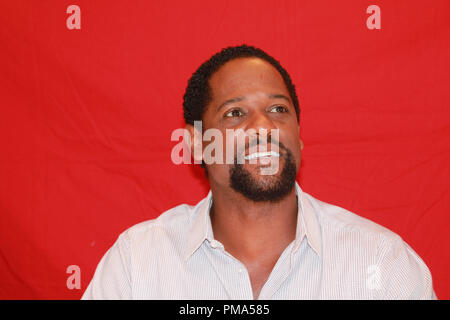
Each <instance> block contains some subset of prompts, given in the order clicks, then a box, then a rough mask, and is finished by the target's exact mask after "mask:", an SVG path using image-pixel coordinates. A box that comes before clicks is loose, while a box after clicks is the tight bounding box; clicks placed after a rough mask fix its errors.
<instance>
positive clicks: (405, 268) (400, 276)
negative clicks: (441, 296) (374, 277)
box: [378, 237, 437, 300]
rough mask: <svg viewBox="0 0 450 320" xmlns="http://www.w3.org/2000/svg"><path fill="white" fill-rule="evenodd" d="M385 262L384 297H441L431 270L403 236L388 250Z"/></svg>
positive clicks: (430, 298)
mask: <svg viewBox="0 0 450 320" xmlns="http://www.w3.org/2000/svg"><path fill="white" fill-rule="evenodd" d="M385 252H386V254H385V255H384V258H383V259H382V262H381V273H382V274H381V280H382V281H381V284H382V285H381V290H380V296H379V297H378V298H379V299H383V300H393V299H397V300H437V296H436V294H435V292H434V290H433V282H432V277H431V273H430V270H429V269H428V267H427V266H426V264H425V263H424V262H423V260H422V259H421V258H420V257H419V255H418V254H417V253H416V252H415V251H414V250H413V249H412V248H411V247H410V246H409V245H408V244H407V243H406V242H404V241H403V240H402V239H401V238H400V237H398V238H397V239H396V240H395V241H394V242H393V243H392V244H391V245H390V247H389V248H388V249H387V250H386V251H385Z"/></svg>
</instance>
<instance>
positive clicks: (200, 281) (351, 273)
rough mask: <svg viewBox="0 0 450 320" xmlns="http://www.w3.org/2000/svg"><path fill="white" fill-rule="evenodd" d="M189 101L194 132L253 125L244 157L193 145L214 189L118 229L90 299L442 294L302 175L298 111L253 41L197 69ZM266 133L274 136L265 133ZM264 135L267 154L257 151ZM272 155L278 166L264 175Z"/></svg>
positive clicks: (375, 229)
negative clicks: (299, 179)
mask: <svg viewBox="0 0 450 320" xmlns="http://www.w3.org/2000/svg"><path fill="white" fill-rule="evenodd" d="M183 107H184V117H185V120H186V129H187V131H188V132H189V134H190V137H191V139H190V140H189V141H193V139H192V137H194V136H195V134H196V130H197V129H196V127H195V126H194V124H195V123H194V122H195V121H201V124H202V128H203V129H204V130H208V129H212V128H214V129H217V130H219V131H220V132H221V133H222V134H223V136H224V137H225V136H226V130H230V129H232V130H238V129H242V130H243V131H245V132H256V134H252V135H251V134H249V135H246V136H245V137H246V138H247V140H246V142H245V144H244V147H245V148H239V146H237V148H236V150H237V151H236V152H237V154H236V155H235V157H234V159H235V160H236V159H237V158H238V156H240V157H244V159H245V161H244V162H243V163H238V162H237V161H232V162H231V163H229V162H225V163H223V162H220V161H218V162H213V163H208V162H206V161H204V160H206V159H205V158H204V154H203V153H201V154H200V156H198V153H197V154H196V153H195V150H194V149H195V147H198V143H196V142H193V143H190V147H191V152H192V154H194V158H196V160H197V161H203V163H202V166H203V167H204V169H205V171H206V174H207V177H208V180H209V183H210V186H211V191H210V192H209V194H208V196H207V197H206V198H205V199H203V200H202V201H200V202H199V203H198V204H197V205H196V206H195V207H193V206H188V205H180V206H177V207H175V208H173V209H171V210H169V211H167V212H165V213H163V214H162V215H161V216H159V217H158V218H157V219H154V220H150V221H146V222H143V223H140V224H138V225H136V226H133V227H131V228H130V229H128V230H126V231H125V232H124V233H122V234H121V235H120V236H119V238H118V240H117V241H116V243H115V244H114V245H113V246H112V248H110V250H109V251H108V252H107V253H106V254H105V256H104V257H103V258H102V260H101V262H100V264H99V265H98V267H97V270H96V272H95V275H94V278H93V279H92V281H91V283H90V284H89V287H88V288H87V290H86V292H85V293H84V296H83V299H434V298H436V296H435V294H434V291H433V287H432V280H431V274H430V272H429V270H428V268H427V267H426V265H425V264H424V262H423V261H422V260H421V259H420V257H419V256H418V255H417V254H416V253H415V252H414V251H413V249H411V248H410V247H409V246H408V244H406V243H405V242H403V241H402V239H401V238H400V237H399V236H398V235H396V234H394V233H393V232H391V231H389V230H387V229H386V228H383V227H381V226H379V225H377V224H375V223H374V222H371V221H369V220H367V219H364V218H362V217H359V216H357V215H355V214H353V213H351V212H349V211H347V210H345V209H343V208H340V207H337V206H334V205H331V204H327V203H325V202H322V201H320V200H318V199H315V198H314V197H312V196H311V195H309V194H307V193H305V192H303V191H302V190H301V188H300V187H299V185H298V184H297V183H296V176H297V173H298V171H299V168H300V155H301V150H302V149H303V142H302V141H301V140H300V137H299V114H300V110H299V104H298V99H297V95H296V92H295V87H294V85H293V84H292V81H291V78H290V76H289V75H288V73H287V72H286V70H285V69H284V68H283V67H282V66H281V65H280V64H279V62H278V61H276V60H275V59H274V58H272V57H270V56H269V55H268V54H266V53H265V52H264V51H262V50H260V49H257V48H254V47H250V46H246V45H242V46H238V47H229V48H226V49H224V50H222V51H221V52H219V53H217V54H216V55H214V56H213V57H212V58H210V59H209V60H208V61H206V62H205V63H203V64H202V65H201V66H200V67H199V69H198V70H197V71H196V72H195V73H194V74H193V75H192V77H191V79H190V80H189V83H188V87H187V89H186V93H185V95H184V104H183ZM250 129H253V130H254V131H251V130H250ZM264 130H266V132H275V133H276V139H275V138H274V136H272V135H271V134H270V133H269V134H267V136H266V141H265V142H260V141H261V140H264V139H259V138H260V133H261V132H264ZM235 144H236V142H235V140H233V141H231V143H230V141H226V143H225V144H224V147H223V150H222V151H224V152H225V153H226V152H228V151H229V149H227V148H229V146H235ZM260 144H264V147H266V150H268V152H263V153H258V151H257V150H259V149H255V146H259V145H260ZM207 146H208V145H207V144H205V145H202V146H201V148H202V150H203V151H204V150H205V148H206V147H207ZM276 147H278V149H277V148H276ZM272 148H273V150H277V151H273V150H272ZM218 151H220V150H218ZM219 153H220V152H219ZM250 158H252V159H253V160H254V161H249V159H250ZM274 162H276V163H277V168H278V170H276V171H275V173H273V174H261V172H262V169H263V168H265V167H267V166H269V165H271V164H273V163H274Z"/></svg>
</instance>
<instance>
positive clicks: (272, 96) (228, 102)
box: [217, 93, 291, 111]
mask: <svg viewBox="0 0 450 320" xmlns="http://www.w3.org/2000/svg"><path fill="white" fill-rule="evenodd" d="M267 97H268V98H270V99H284V100H286V101H287V102H291V99H289V98H288V97H286V96H285V95H284V94H279V93H271V94H268V95H267ZM244 99H245V97H236V98H231V99H228V100H226V101H224V102H223V103H222V104H221V105H220V106H219V107H218V108H217V111H219V110H220V109H222V108H223V107H225V106H226V105H228V104H232V103H235V102H239V101H242V100H244Z"/></svg>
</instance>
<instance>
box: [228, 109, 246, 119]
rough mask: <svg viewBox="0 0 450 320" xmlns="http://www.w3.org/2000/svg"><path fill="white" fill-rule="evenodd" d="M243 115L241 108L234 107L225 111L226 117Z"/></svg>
mask: <svg viewBox="0 0 450 320" xmlns="http://www.w3.org/2000/svg"><path fill="white" fill-rule="evenodd" d="M242 115H243V113H242V111H241V110H237V109H233V110H231V111H228V112H227V113H225V117H226V118H232V117H240V116H242Z"/></svg>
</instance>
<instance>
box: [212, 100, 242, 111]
mask: <svg viewBox="0 0 450 320" xmlns="http://www.w3.org/2000/svg"><path fill="white" fill-rule="evenodd" d="M244 99H245V98H244V97H236V98H231V99H228V100H226V101H225V102H223V103H222V104H221V105H220V106H219V107H218V108H217V111H219V110H220V109H222V108H223V107H225V106H226V105H227V104H231V103H235V102H239V101H242V100H244Z"/></svg>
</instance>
